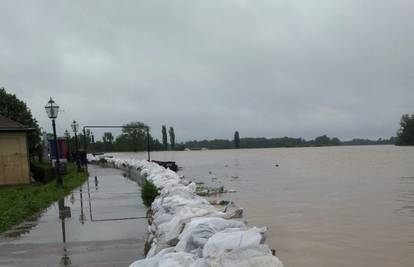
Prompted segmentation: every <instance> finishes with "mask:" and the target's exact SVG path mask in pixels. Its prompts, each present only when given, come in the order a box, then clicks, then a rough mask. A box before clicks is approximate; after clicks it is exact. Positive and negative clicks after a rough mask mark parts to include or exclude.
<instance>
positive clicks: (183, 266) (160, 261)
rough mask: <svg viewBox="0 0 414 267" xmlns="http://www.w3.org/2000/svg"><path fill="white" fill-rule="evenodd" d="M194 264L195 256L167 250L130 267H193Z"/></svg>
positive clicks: (136, 262) (171, 249)
mask: <svg viewBox="0 0 414 267" xmlns="http://www.w3.org/2000/svg"><path fill="white" fill-rule="evenodd" d="M194 263H195V256H194V255H192V254H189V253H185V252H174V248H166V249H163V250H162V251H160V252H159V253H158V254H157V255H155V256H154V257H150V258H146V259H143V260H138V261H135V262H133V263H132V264H131V265H129V267H191V266H192V265H193V264H194Z"/></svg>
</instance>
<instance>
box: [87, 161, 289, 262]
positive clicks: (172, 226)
mask: <svg viewBox="0 0 414 267" xmlns="http://www.w3.org/2000/svg"><path fill="white" fill-rule="evenodd" d="M89 160H90V161H91V160H92V161H93V160H95V161H96V158H93V157H92V156H89ZM106 161H107V165H108V166H114V167H115V168H119V169H123V170H124V171H126V172H128V173H130V174H132V176H137V177H142V179H147V180H148V181H151V182H152V183H154V185H155V186H156V187H157V188H158V189H159V192H160V195H159V196H158V197H157V198H156V199H155V200H154V202H153V203H152V206H151V209H150V214H151V219H150V220H149V223H150V224H149V226H148V231H149V237H148V240H147V241H148V244H149V245H150V249H149V251H148V253H147V256H146V258H145V259H143V260H138V261H136V262H134V263H132V264H131V265H130V267H161V266H170V267H174V266H177V267H179V266H180V267H181V266H182V267H208V266H211V267H219V266H220V267H223V266H226V267H227V266H229V267H233V266H234V267H236V266H237V267H247V266H262V267H267V266H269V267H270V266H274V267H282V266H283V264H282V263H281V262H280V260H279V259H278V258H277V257H275V256H273V255H272V253H271V250H270V249H269V247H268V246H267V245H266V244H265V243H264V242H265V232H266V228H265V227H263V228H257V227H249V226H247V223H246V222H245V221H244V220H243V218H242V214H243V210H242V209H240V208H238V207H237V206H235V205H234V204H233V203H230V204H229V205H227V206H224V207H218V206H213V205H212V204H210V203H209V202H208V201H207V200H206V199H205V198H203V197H200V196H198V195H197V194H196V185H195V184H194V183H192V182H188V181H187V180H185V179H181V178H180V176H179V175H178V174H177V173H175V172H173V171H171V170H169V169H165V168H164V167H161V166H159V165H158V164H156V163H153V162H148V161H145V160H136V159H120V158H106ZM141 182H142V181H141Z"/></svg>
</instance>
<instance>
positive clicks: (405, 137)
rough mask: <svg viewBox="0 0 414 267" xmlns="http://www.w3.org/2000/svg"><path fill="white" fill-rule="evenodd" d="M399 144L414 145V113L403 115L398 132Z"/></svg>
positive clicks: (397, 143)
mask: <svg viewBox="0 0 414 267" xmlns="http://www.w3.org/2000/svg"><path fill="white" fill-rule="evenodd" d="M396 145H398V146H413V145H414V114H412V115H411V116H410V114H404V115H402V117H401V121H400V129H399V130H398V132H397V141H396Z"/></svg>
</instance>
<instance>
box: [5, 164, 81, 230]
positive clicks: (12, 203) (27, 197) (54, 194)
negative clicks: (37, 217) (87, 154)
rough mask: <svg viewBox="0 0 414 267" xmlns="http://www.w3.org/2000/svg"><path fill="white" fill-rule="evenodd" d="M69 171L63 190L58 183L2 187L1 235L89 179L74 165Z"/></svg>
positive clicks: (70, 165) (64, 178) (69, 167)
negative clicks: (57, 185)
mask: <svg viewBox="0 0 414 267" xmlns="http://www.w3.org/2000/svg"><path fill="white" fill-rule="evenodd" d="M67 170H68V172H67V174H66V175H64V176H63V187H62V188H57V187H56V181H51V182H49V183H47V184H29V185H12V186H1V187H0V233H1V232H4V231H6V230H9V229H10V228H11V227H12V226H14V225H16V224H19V223H21V222H23V221H24V220H25V219H27V218H29V217H30V216H32V215H34V214H36V213H38V212H40V211H42V210H44V209H46V208H47V207H49V206H50V205H51V204H52V203H53V202H55V201H57V200H59V199H60V198H62V197H64V196H66V195H67V194H69V193H70V192H71V191H72V190H73V189H75V188H76V187H78V186H80V185H82V183H83V182H85V181H86V178H87V177H88V175H87V173H86V172H77V170H76V167H75V166H74V165H72V164H69V165H68V169H67Z"/></svg>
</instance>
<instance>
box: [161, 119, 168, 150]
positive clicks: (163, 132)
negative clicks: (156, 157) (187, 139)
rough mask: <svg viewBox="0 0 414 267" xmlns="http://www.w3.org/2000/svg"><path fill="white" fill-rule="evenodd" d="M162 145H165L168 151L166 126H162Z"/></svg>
mask: <svg viewBox="0 0 414 267" xmlns="http://www.w3.org/2000/svg"><path fill="white" fill-rule="evenodd" d="M162 144H163V145H164V149H165V150H168V137H167V127H166V126H165V125H163V126H162Z"/></svg>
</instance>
